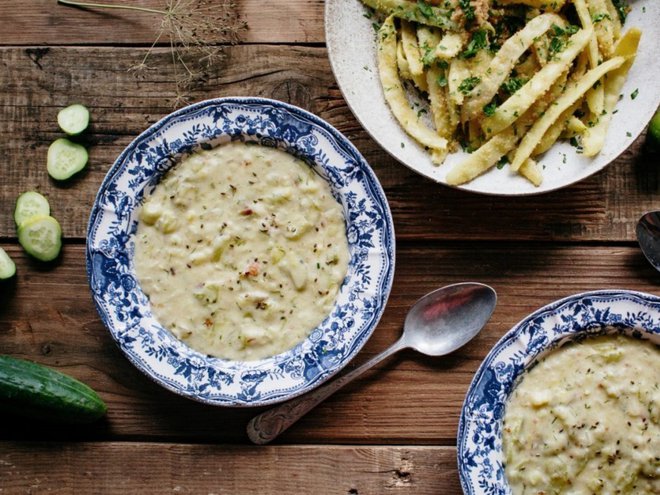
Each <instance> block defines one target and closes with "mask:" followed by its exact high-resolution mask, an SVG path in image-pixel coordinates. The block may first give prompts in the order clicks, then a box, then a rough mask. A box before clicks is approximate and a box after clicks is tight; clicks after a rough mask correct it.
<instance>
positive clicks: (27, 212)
mask: <svg viewBox="0 0 660 495" xmlns="http://www.w3.org/2000/svg"><path fill="white" fill-rule="evenodd" d="M37 215H41V216H48V215H50V204H48V200H47V199H46V198H44V197H43V196H42V195H41V194H39V193H38V192H36V191H27V192H24V193H23V194H21V195H20V196H19V197H18V199H17V200H16V209H14V221H15V222H16V225H18V226H19V227H20V226H21V224H22V223H23V222H25V221H26V220H28V219H30V218H32V217H36V216H37Z"/></svg>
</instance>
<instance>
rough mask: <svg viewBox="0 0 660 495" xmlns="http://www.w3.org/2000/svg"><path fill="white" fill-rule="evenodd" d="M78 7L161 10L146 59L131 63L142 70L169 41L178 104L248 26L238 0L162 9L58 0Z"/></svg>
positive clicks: (176, 2)
mask: <svg viewBox="0 0 660 495" xmlns="http://www.w3.org/2000/svg"><path fill="white" fill-rule="evenodd" d="M58 3H61V4H64V5H71V6H76V7H92V8H103V9H123V10H133V11H138V12H146V13H151V14H159V15H160V16H161V20H160V23H159V25H158V26H157V28H156V30H155V31H156V37H155V40H154V42H153V43H152V45H151V46H150V47H149V49H148V50H147V53H146V54H145V56H144V57H143V59H142V60H141V61H140V62H139V63H137V64H135V65H134V66H133V67H131V70H134V71H136V72H138V73H139V72H142V71H145V70H147V69H150V68H151V67H149V65H148V61H149V59H150V57H151V54H152V52H153V50H154V48H155V47H156V46H157V45H158V43H160V42H161V41H162V42H163V43H165V42H169V46H170V52H171V56H172V66H173V70H174V80H175V86H176V99H175V101H174V106H175V107H177V106H180V105H182V104H184V103H186V102H187V100H188V97H187V92H188V91H189V90H190V89H192V88H193V87H195V86H196V85H198V84H200V83H202V82H204V81H205V80H206V79H207V77H208V69H209V68H211V66H212V65H213V64H214V63H215V62H217V61H218V60H219V59H221V58H222V57H223V56H224V45H226V44H235V43H237V42H238V41H240V39H241V35H242V34H243V32H244V31H245V30H246V29H247V23H246V22H245V21H243V20H242V19H241V17H240V15H239V13H238V9H237V8H236V3H235V1H234V0H215V1H212V0H211V1H210V0H166V1H165V6H164V7H163V8H162V9H154V8H149V7H140V6H136V5H127V4H105V3H96V2H78V1H74V0H58Z"/></svg>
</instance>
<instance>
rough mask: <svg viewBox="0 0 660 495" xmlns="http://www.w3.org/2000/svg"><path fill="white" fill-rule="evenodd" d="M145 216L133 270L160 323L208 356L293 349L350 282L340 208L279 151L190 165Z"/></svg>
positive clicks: (234, 150)
mask: <svg viewBox="0 0 660 495" xmlns="http://www.w3.org/2000/svg"><path fill="white" fill-rule="evenodd" d="M139 219H140V221H139V225H138V229H137V232H136V233H135V270H136V273H137V276H138V280H139V282H140V284H141V286H142V288H143V290H144V291H145V293H146V294H147V295H148V296H149V298H150V302H151V307H152V309H153V311H154V314H155V315H156V317H157V318H158V320H159V321H160V322H161V323H162V324H163V326H165V328H167V329H168V330H169V331H171V332H172V333H173V334H174V335H175V336H176V337H177V338H179V339H181V340H182V341H183V342H185V343H186V344H188V345H189V346H190V347H192V348H193V349H195V350H197V351H199V352H201V353H204V354H209V355H212V356H217V357H222V358H225V359H235V360H255V359H261V358H265V357H269V356H273V355H275V354H279V353H281V352H283V351H286V350H288V349H291V348H292V347H293V346H295V345H296V344H298V343H300V342H301V341H302V340H303V339H304V338H305V337H307V336H308V335H309V333H310V332H311V331H312V329H314V328H315V327H316V326H317V325H318V324H319V323H320V322H321V321H322V320H323V319H324V318H325V317H326V316H327V315H328V314H329V312H330V309H331V308H332V306H333V304H334V301H335V298H336V296H337V291H338V289H339V287H340V286H341V284H342V281H343V279H344V277H345V276H346V270H347V265H348V259H349V250H348V241H347V238H346V226H345V221H344V215H343V212H342V208H341V206H340V204H339V203H338V202H337V200H336V199H335V198H334V197H333V196H332V193H331V191H330V187H329V185H328V183H327V182H326V181H325V180H324V179H323V178H321V177H320V176H319V175H318V174H316V173H315V172H314V171H313V170H312V169H311V168H310V167H309V165H307V164H306V163H304V162H303V161H301V160H299V159H297V158H296V157H294V156H292V155H290V154H288V153H286V152H284V151H282V150H278V149H276V148H270V147H266V146H259V145H254V144H251V145H248V144H245V143H240V142H238V143H228V144H224V145H221V146H218V147H217V148H215V149H213V150H209V151H202V152H199V153H195V154H193V155H192V156H190V157H187V158H185V159H184V160H183V161H181V163H179V164H178V165H176V166H175V167H174V168H172V169H171V170H170V171H169V172H168V173H167V175H166V176H165V177H164V178H163V179H162V181H161V182H160V184H159V185H158V186H157V187H156V188H155V189H154V191H153V192H152V193H151V195H150V196H149V197H148V198H146V200H145V201H144V203H143V204H142V206H141V209H140V212H139Z"/></svg>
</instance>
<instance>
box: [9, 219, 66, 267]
mask: <svg viewBox="0 0 660 495" xmlns="http://www.w3.org/2000/svg"><path fill="white" fill-rule="evenodd" d="M18 242H19V243H20V244H21V246H23V249H25V251H26V252H27V253H28V254H30V255H31V256H34V257H35V258H37V259H38V260H41V261H51V260H54V259H55V258H57V256H58V255H59V254H60V249H61V248H62V229H61V227H60V224H59V223H58V222H57V220H55V219H54V218H53V217H51V216H48V215H39V216H36V217H32V218H30V219H29V220H26V221H25V222H24V223H23V224H22V225H21V226H20V227H19V228H18Z"/></svg>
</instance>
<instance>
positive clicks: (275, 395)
mask: <svg viewBox="0 0 660 495" xmlns="http://www.w3.org/2000/svg"><path fill="white" fill-rule="evenodd" d="M231 105H234V106H236V107H237V108H244V109H248V108H249V109H250V110H251V111H254V112H257V113H258V112H265V111H266V110H267V109H271V110H272V111H281V112H283V115H287V116H289V118H291V119H293V118H294V117H295V119H297V120H295V122H296V123H298V122H299V121H300V122H304V123H305V124H309V129H310V130H309V133H310V135H311V133H314V132H315V133H318V136H321V137H322V138H324V139H326V140H327V141H328V142H329V143H330V144H323V143H322V144H319V145H318V146H319V148H320V149H323V150H325V152H327V151H328V150H327V149H326V148H327V147H328V146H332V147H333V150H334V152H335V153H336V154H337V155H340V157H341V159H342V160H343V162H342V163H331V164H328V163H327V162H323V163H316V162H315V164H314V167H315V168H317V169H320V170H322V171H323V172H324V173H325V174H326V175H328V171H329V170H332V171H333V172H334V173H336V174H337V175H338V177H340V178H339V179H334V178H330V177H329V176H327V177H326V180H327V181H328V182H329V183H331V188H332V189H333V194H336V195H337V196H339V197H341V201H345V197H344V195H346V194H347V193H346V192H345V191H344V192H340V191H339V189H338V187H339V186H336V184H335V183H334V181H335V180H341V177H343V176H341V173H340V166H344V167H345V169H344V170H349V171H353V172H354V175H355V177H359V179H355V177H352V178H351V177H349V176H346V183H347V184H349V185H352V186H353V187H358V186H359V187H360V188H363V189H364V191H362V189H360V192H362V193H363V194H364V195H366V196H367V197H368V199H369V200H370V201H373V206H374V207H375V208H377V209H378V212H379V213H380V215H381V217H382V218H380V220H381V221H382V225H380V226H379V227H374V230H375V233H373V234H372V235H373V236H375V237H374V240H375V241H377V246H376V247H374V249H373V252H372V251H371V250H367V253H366V254H368V255H372V254H373V255H377V256H380V258H379V259H378V262H377V263H375V266H379V267H380V268H381V272H380V273H376V274H375V275H377V277H375V278H377V279H378V283H377V288H378V289H379V291H378V292H377V293H376V294H375V295H374V296H373V298H374V301H376V303H375V304H374V309H373V310H372V312H371V313H368V312H366V311H365V313H364V314H365V319H366V320H368V321H367V323H366V324H365V325H364V326H363V328H362V329H361V330H360V329H356V331H355V332H354V335H353V336H352V339H349V340H348V341H347V342H346V348H345V349H344V350H345V351H346V355H344V356H342V357H341V359H339V360H338V364H337V365H330V366H328V368H324V369H323V370H321V371H320V372H319V373H318V374H316V375H315V376H313V377H310V379H307V377H306V376H304V377H299V378H300V379H301V380H303V382H304V383H302V384H301V385H298V386H296V387H295V388H294V389H293V390H288V391H287V389H286V387H283V388H282V389H274V390H268V391H267V392H268V393H267V394H264V395H263V397H264V398H257V399H254V400H251V399H249V398H248V399H239V398H237V397H230V398H223V397H217V396H216V397H211V398H210V397H208V396H200V395H199V394H198V393H195V392H194V391H192V389H190V390H182V389H181V388H180V387H178V386H176V385H175V384H174V383H173V382H171V381H166V380H165V378H164V377H163V376H161V375H160V374H159V373H158V372H157V371H156V370H155V369H153V368H152V367H150V366H149V365H147V364H145V362H144V361H143V360H142V359H138V358H137V357H136V356H135V355H133V354H131V353H129V352H128V351H127V349H126V348H125V347H124V346H123V345H122V343H121V342H120V338H119V333H120V332H119V330H117V329H116V328H114V327H113V320H112V319H111V318H110V317H109V316H108V314H107V313H106V308H105V307H104V303H103V302H102V300H101V299H100V298H99V297H97V293H96V292H95V285H94V284H95V277H96V271H95V266H94V260H93V257H94V256H95V255H98V254H99V253H100V251H101V248H100V247H99V246H97V245H96V243H97V242H100V239H97V238H96V236H97V235H98V236H101V237H103V236H105V237H107V235H108V234H107V233H103V232H101V233H99V231H100V230H101V227H100V224H101V222H102V221H103V218H104V215H111V214H107V213H106V214H104V213H103V211H102V209H103V208H102V205H103V202H102V197H103V195H104V194H107V193H108V190H109V187H110V186H111V185H112V184H115V183H116V181H117V180H119V178H120V177H121V176H122V174H124V175H125V174H126V173H127V171H126V170H125V169H127V168H129V165H130V163H131V161H130V160H131V159H134V156H133V154H135V153H137V150H138V147H139V146H140V145H141V144H142V143H148V142H149V140H152V141H153V140H154V139H155V138H156V137H158V136H160V137H161V138H162V137H163V136H165V133H166V132H168V131H171V132H175V131H174V130H172V128H173V127H175V126H176V125H177V124H179V123H182V122H185V121H186V118H187V119H188V120H194V119H195V118H202V117H203V116H207V117H208V115H207V114H208V113H209V112H212V111H214V110H215V111H217V112H219V111H220V110H218V109H220V108H224V109H225V110H226V109H228V108H229V107H230V106H231ZM245 111H246V112H247V111H248V110H245ZM259 115H261V114H260V113H259ZM265 121H266V122H267V123H268V118H265ZM232 124H233V125H237V124H236V123H235V122H232ZM227 125H229V124H227ZM183 127H184V128H185V125H183ZM177 132H179V133H181V132H182V131H181V130H178V131H177ZM217 132H218V134H216V135H215V136H214V137H209V138H208V139H206V140H204V139H199V140H198V141H197V142H196V144H195V146H199V143H200V142H211V141H213V140H214V139H217V138H218V136H221V137H223V138H226V139H225V140H229V139H230V137H231V136H232V135H225V134H223V133H222V131H220V130H219V129H218V131H217ZM273 132H277V131H273ZM159 133H161V134H159ZM243 139H245V136H243ZM260 139H266V137H265V136H261V137H260ZM286 139H287V138H286V137H283V136H280V137H279V138H278V140H277V141H276V145H278V146H279V147H282V146H283V144H282V143H284V144H285V145H286V146H291V148H292V149H293V146H294V144H292V143H288V142H287V141H286ZM289 139H291V138H289ZM248 140H249V139H248ZM317 141H318V140H317ZM324 143H325V142H324ZM324 147H325V148H324ZM181 150H184V151H183V152H185V149H184V148H179V149H178V151H179V152H181ZM330 151H332V150H330ZM170 156H171V155H170ZM314 156H316V155H314ZM302 157H303V158H305V157H304V156H302ZM307 159H309V160H311V155H310V157H307ZM168 160H169V161H170V163H169V165H165V168H164V170H167V169H169V167H171V166H172V165H173V163H172V160H171V158H168ZM163 161H165V159H164V158H162V157H161V158H160V162H159V163H156V164H155V165H147V166H146V168H151V169H157V168H158V167H159V166H162V163H161V162H163ZM351 166H352V167H353V168H350V167H351ZM328 167H329V168H328ZM150 173H151V174H152V175H155V174H160V175H162V173H164V172H162V171H161V172H157V171H155V170H151V171H150ZM345 173H347V172H345ZM351 181H358V182H359V183H358V184H357V185H355V182H351ZM145 187H148V185H142V187H141V188H140V189H138V190H137V191H135V192H134V193H133V194H134V196H135V198H134V201H135V202H136V203H139V199H140V198H141V195H142V193H143V191H144V189H145ZM347 187H348V186H347ZM351 192H352V191H351ZM346 201H348V200H346ZM131 208H132V210H133V211H134V209H135V208H136V205H133V206H132V207H130V208H129V210H130V209H131ZM344 208H345V209H346V206H344ZM351 211H352V210H351ZM112 214H114V215H115V217H119V216H120V214H118V213H116V212H113V213H112ZM128 215H129V216H130V213H129V214H128ZM128 223H129V227H130V220H129V221H128ZM346 223H347V229H349V228H350V227H351V226H352V223H351V221H350V220H349V218H348V216H347V217H346ZM127 235H130V232H129V233H128V234H127ZM124 242H125V243H126V244H128V241H124ZM353 242H356V241H353ZM349 246H350V248H351V249H355V250H356V252H358V248H357V247H355V248H354V247H353V244H352V241H350V239H349ZM124 249H125V250H126V251H128V247H127V246H126V245H124ZM352 252H353V251H352ZM360 253H361V254H365V253H362V252H361V251H360ZM120 254H125V255H126V257H129V256H130V254H129V253H128V252H126V253H120ZM395 260H396V243H395V236H394V225H393V221H392V215H391V211H390V208H389V204H388V202H387V198H386V196H385V193H384V191H383V189H382V186H381V184H380V182H379V181H378V178H377V177H376V175H375V173H374V172H373V170H372V169H371V167H370V166H369V164H368V163H367V161H366V160H365V159H364V157H362V155H361V154H360V153H359V151H358V150H357V148H355V146H354V145H353V144H352V143H351V142H350V141H349V140H348V139H347V138H346V137H345V136H343V135H342V134H341V133H340V132H339V131H338V130H337V129H335V128H334V127H333V126H332V125H331V124H329V123H328V122H326V121H324V120H323V119H321V118H320V117H318V116H316V115H314V114H312V113H310V112H308V111H306V110H304V109H302V108H299V107H296V106H294V105H291V104H288V103H285V102H281V101H278V100H273V99H269V98H262V97H231V96H230V97H222V98H213V99H208V100H204V101H200V102H197V103H194V104H192V105H188V106H186V107H184V108H181V109H179V110H177V111H174V112H172V113H170V114H168V115H166V116H164V117H163V118H162V119H160V120H158V121H157V122H156V123H154V124H152V125H151V126H149V127H148V128H147V129H146V130H145V131H143V132H142V133H140V134H139V135H138V136H137V137H136V138H135V139H134V140H132V141H131V143H130V144H128V145H127V146H126V147H125V148H124V150H123V151H122V152H121V153H120V154H119V156H118V157H117V159H116V160H115V161H114V163H113V165H112V167H110V169H109V171H108V172H107V174H106V176H105V178H104V179H103V181H102V183H101V185H100V187H99V191H98V193H97V196H96V198H95V200H94V205H93V207H92V209H91V213H90V217H89V223H88V228H87V245H86V270H87V277H88V282H89V285H90V289H91V292H92V298H93V300H94V304H95V307H96V308H97V311H98V313H99V315H100V317H101V320H102V321H103V323H104V326H105V327H106V328H107V329H108V331H109V332H110V334H111V336H112V338H113V340H114V341H115V343H116V344H117V345H118V346H119V347H120V349H121V350H122V352H123V354H124V355H125V356H126V357H127V358H128V359H129V361H130V362H131V363H133V365H135V366H136V367H137V368H138V369H139V370H140V371H141V372H143V373H144V374H145V375H147V376H148V377H149V378H150V379H152V380H153V381H155V382H156V383H158V384H159V385H161V386H163V387H164V388H166V389H168V390H170V391H172V392H174V393H176V394H179V395H182V396H185V397H188V398H190V399H193V400H196V401H199V402H203V403H207V404H212V405H218V406H232V407H253V406H261V405H266V404H272V403H276V402H281V401H283V400H287V399H290V398H292V397H295V396H297V395H300V394H302V393H305V392H307V391H308V390H310V389H312V388H314V387H316V386H318V385H320V384H321V383H323V382H324V381H326V380H328V379H329V378H330V377H332V376H333V375H335V374H336V373H337V372H339V371H340V370H341V369H342V368H343V367H344V366H346V364H348V362H350V360H351V359H352V358H353V357H355V355H357V353H358V352H359V350H360V349H361V348H362V347H363V346H364V344H365V343H366V342H367V340H368V339H369V337H370V336H371V335H372V334H373V331H374V330H375V328H376V327H377V326H378V322H379V321H380V318H381V317H382V314H383V312H384V309H385V307H386V304H387V300H388V298H389V295H390V292H391V288H392V281H393V277H394V271H395ZM352 261H353V256H352V259H351V262H352ZM117 263H118V264H119V263H120V262H117ZM127 263H128V265H127V266H128V267H129V268H130V267H132V264H131V263H132V262H131V261H130V260H129V261H128V262H127ZM370 263H371V262H370ZM349 273H350V271H349ZM129 275H133V276H134V273H132V272H130V273H129ZM353 278H357V276H356V275H354V277H353ZM351 280H352V279H351ZM136 285H137V284H136ZM349 285H350V286H351V288H352V287H353V286H352V285H351V283H350V282H349ZM343 287H344V286H342V288H343ZM137 292H138V294H142V292H141V290H140V289H139V287H138V289H137ZM349 294H352V292H349ZM142 295H143V294H142ZM365 298H366V296H365ZM337 304H338V303H336V304H335V306H334V307H333V311H334V310H335V309H337V307H338V306H337ZM138 306H139V305H138ZM332 318H336V317H334V316H332V312H331V314H330V315H329V316H328V318H326V320H324V322H323V323H322V324H321V325H323V324H324V323H326V322H329V321H333V320H332ZM321 325H319V327H317V329H316V330H318V329H319V328H320V327H321ZM131 329H132V328H129V327H127V328H124V329H122V330H124V331H130V330H131ZM313 333H314V331H313V332H312V334H313ZM321 336H323V334H321ZM310 337H311V336H310ZM310 337H308V339H309V338H310ZM172 338H174V337H172ZM304 342H306V341H304ZM348 344H350V346H349V345H348ZM181 345H183V344H181ZM310 345H311V344H310ZM184 347H186V349H187V352H189V354H186V356H192V358H191V359H198V360H201V361H206V362H207V363H208V362H212V363H213V366H216V365H217V364H218V363H219V362H220V363H229V364H234V365H236V369H238V370H240V371H242V372H249V371H251V370H252V369H255V368H259V369H261V368H263V367H264V366H266V364H265V363H271V362H272V363H273V365H274V364H276V363H279V362H284V361H286V358H285V356H288V355H289V354H295V353H296V352H299V349H298V346H297V347H294V349H292V350H290V351H286V352H285V353H282V354H279V355H277V356H274V357H273V358H266V359H264V360H258V361H243V362H237V361H228V360H222V359H219V358H211V357H208V356H204V355H202V354H200V353H196V352H195V351H193V350H191V349H190V348H188V347H187V346H184ZM301 352H302V351H301ZM311 353H312V351H311V350H310V354H311ZM304 355H306V354H304ZM278 360H279V361H278ZM195 362H196V363H197V361H195ZM200 366H201V367H203V365H200ZM291 376H293V375H291ZM241 377H243V375H241Z"/></svg>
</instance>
